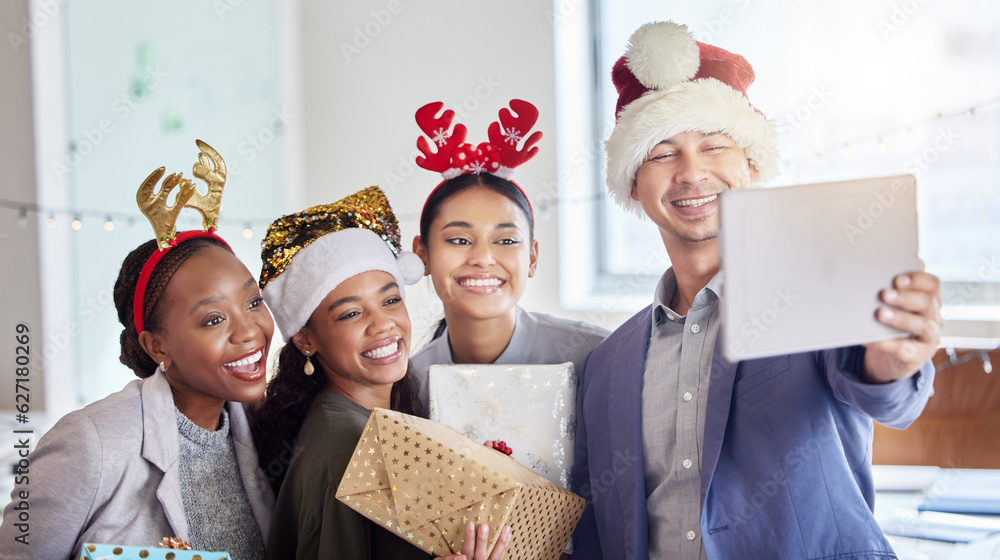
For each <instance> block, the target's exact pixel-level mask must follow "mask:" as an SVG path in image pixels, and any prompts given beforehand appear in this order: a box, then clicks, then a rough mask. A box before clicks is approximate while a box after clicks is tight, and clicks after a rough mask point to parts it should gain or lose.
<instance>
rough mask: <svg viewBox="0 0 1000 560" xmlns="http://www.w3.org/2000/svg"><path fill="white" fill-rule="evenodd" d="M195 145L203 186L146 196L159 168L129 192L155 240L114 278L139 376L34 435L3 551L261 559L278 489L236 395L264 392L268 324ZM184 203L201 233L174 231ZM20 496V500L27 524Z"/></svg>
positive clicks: (214, 158) (215, 177)
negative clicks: (88, 550) (90, 547)
mask: <svg viewBox="0 0 1000 560" xmlns="http://www.w3.org/2000/svg"><path fill="white" fill-rule="evenodd" d="M198 147H199V148H200V149H201V153H199V155H198V163H197V164H195V166H194V175H195V177H197V178H200V179H202V180H204V181H205V182H206V183H208V185H209V193H208V195H200V194H199V193H198V192H197V191H196V189H195V186H194V183H192V182H191V181H189V180H187V179H183V178H181V177H180V175H170V176H168V177H167V179H166V180H165V181H164V183H163V187H162V188H161V189H160V190H159V192H158V193H155V194H154V193H153V190H154V187H155V186H156V183H157V182H158V181H159V180H160V178H161V177H162V176H163V173H164V170H163V168H162V167H161V168H160V169H158V170H156V171H154V172H153V173H152V174H151V175H150V176H149V177H148V178H147V179H146V181H145V182H144V183H143V185H142V186H141V187H140V189H139V193H138V196H137V199H138V201H139V205H140V207H141V208H142V210H143V213H144V214H146V216H147V217H148V218H149V220H150V223H151V224H152V225H153V229H154V231H155V232H156V239H155V240H151V241H148V242H146V243H143V244H142V245H140V246H139V247H138V248H136V249H135V250H133V251H132V252H131V253H130V254H129V255H128V257H126V258H125V262H124V263H123V264H122V268H121V272H120V273H119V275H118V280H117V282H116V283H115V290H114V300H115V307H116V308H117V310H118V318H119V320H120V321H121V323H122V326H123V330H122V333H121V361H122V363H123V364H125V365H126V366H128V367H129V368H131V369H132V370H133V371H134V372H135V374H136V375H137V376H138V377H140V379H139V380H136V381H132V382H131V383H129V384H128V385H126V386H125V388H124V389H122V390H121V391H119V392H118V393H115V394H113V395H111V396H109V397H107V398H105V399H103V400H100V401H98V402H96V403H93V404H91V405H90V406H87V407H85V408H83V409H82V410H78V411H76V412H72V413H70V414H68V415H66V416H65V417H64V418H62V419H61V420H60V421H59V422H58V423H56V425H55V426H54V427H53V428H52V429H51V430H50V431H49V432H48V433H47V434H46V435H45V436H44V437H42V438H41V440H40V441H39V442H38V446H37V447H36V449H35V450H34V451H33V452H32V453H31V455H30V458H31V469H30V474H29V476H28V477H26V478H28V479H29V484H30V486H28V485H27V484H26V485H25V487H23V488H19V487H17V486H15V488H14V491H13V492H12V495H11V497H12V500H13V501H12V503H11V504H10V505H9V506H8V507H7V508H6V510H5V511H4V518H3V524H2V525H0V557H3V558H5V559H15V558H25V559H28V558H31V559H37V558H68V557H74V556H77V555H78V554H79V552H80V550H81V546H82V545H83V544H84V543H105V544H116V545H117V544H120V545H136V546H150V547H152V546H155V545H156V544H157V542H158V541H160V539H162V538H164V537H169V536H176V537H179V538H180V539H182V540H185V541H189V543H190V545H191V546H192V547H193V548H195V549H201V550H220V551H223V550H224V551H228V552H229V554H230V555H231V557H232V558H233V559H234V560H249V559H260V558H263V556H264V544H265V538H266V536H267V534H268V528H269V524H270V519H271V509H272V507H273V503H274V495H273V493H272V492H271V489H270V487H269V486H268V484H267V482H266V481H265V479H264V476H263V472H261V471H260V469H259V467H258V466H257V454H256V452H255V450H254V446H253V442H252V440H251V436H250V429H249V427H248V425H247V420H246V416H245V415H244V412H243V407H242V405H241V404H240V403H246V402H252V401H256V400H258V399H259V398H260V397H261V395H262V394H263V392H264V385H265V373H266V367H265V364H266V358H267V352H268V348H269V346H270V343H271V335H272V334H273V332H274V322H273V321H272V319H271V315H270V314H269V313H268V311H267V309H266V308H265V307H264V305H262V303H263V301H262V299H261V295H260V291H259V290H258V289H257V286H256V285H255V282H254V279H253V276H252V275H251V274H250V272H249V271H248V270H247V268H246V267H245V266H244V265H243V263H241V262H240V261H239V259H237V258H236V256H235V255H234V254H233V252H232V250H231V249H230V248H229V245H228V244H226V242H225V241H224V240H223V239H222V238H221V237H219V236H218V235H216V234H215V233H214V231H215V225H216V223H217V219H218V215H219V200H220V198H221V193H222V188H223V185H224V183H225V179H226V167H225V163H224V162H223V161H222V158H221V157H219V154H218V153H217V152H216V151H215V150H214V149H212V147H211V146H209V145H208V144H205V143H204V142H201V141H200V140H199V141H198ZM178 185H179V186H180V192H179V194H178V195H177V198H176V202H175V204H174V205H173V206H172V207H170V206H167V205H166V203H165V201H166V199H167V196H168V195H169V194H170V191H171V190H172V189H173V188H174V187H176V186H178ZM184 207H189V208H195V209H197V210H198V211H199V212H201V213H202V215H203V217H204V221H203V225H204V230H192V231H185V232H182V233H177V232H176V230H175V229H174V222H175V221H176V219H177V215H178V213H179V212H180V210H181V209H182V208H184ZM19 492H26V493H27V497H26V498H23V499H22V497H21V495H20V494H19ZM20 502H25V503H26V504H27V505H25V506H23V507H24V508H28V507H30V530H28V531H24V532H23V533H22V532H21V531H20V529H19V527H18V525H17V524H18V518H19V517H18V516H19V513H20V512H19V503H20ZM77 557H78V556H77Z"/></svg>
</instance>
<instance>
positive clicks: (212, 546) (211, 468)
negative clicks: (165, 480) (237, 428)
mask: <svg viewBox="0 0 1000 560" xmlns="http://www.w3.org/2000/svg"><path fill="white" fill-rule="evenodd" d="M176 412H177V429H178V431H179V432H180V478H181V497H182V498H183V500H184V516H185V517H186V518H187V523H188V533H189V535H190V539H189V540H188V542H189V544H190V545H191V547H192V548H194V549H196V550H209V551H226V552H228V553H229V554H230V556H232V558H233V560H262V559H263V558H264V539H263V537H262V536H261V534H260V528H259V527H258V526H257V521H256V519H255V518H254V516H253V511H252V510H251V509H250V501H249V500H248V499H247V494H246V491H245V490H244V489H243V482H242V481H241V479H240V471H239V466H238V465H237V463H236V451H235V449H234V448H233V437H232V435H231V434H230V433H229V415H228V414H227V413H226V411H225V409H223V411H222V419H221V420H220V422H219V429H218V430H216V431H214V432H212V431H209V430H206V429H204V428H202V427H200V426H198V425H196V424H195V423H194V422H192V421H191V420H189V419H188V418H187V417H186V416H184V414H182V413H181V411H179V410H177V411H176Z"/></svg>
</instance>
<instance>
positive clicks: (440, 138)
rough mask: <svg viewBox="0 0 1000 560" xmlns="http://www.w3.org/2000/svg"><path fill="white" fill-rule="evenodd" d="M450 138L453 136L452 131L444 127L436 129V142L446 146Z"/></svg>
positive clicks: (434, 138)
mask: <svg viewBox="0 0 1000 560" xmlns="http://www.w3.org/2000/svg"><path fill="white" fill-rule="evenodd" d="M448 138H451V132H448V131H447V130H445V129H444V128H439V129H437V130H435V131H434V137H433V138H431V139H432V140H434V143H435V144H437V145H438V146H444V145H445V144H446V143H447V142H448Z"/></svg>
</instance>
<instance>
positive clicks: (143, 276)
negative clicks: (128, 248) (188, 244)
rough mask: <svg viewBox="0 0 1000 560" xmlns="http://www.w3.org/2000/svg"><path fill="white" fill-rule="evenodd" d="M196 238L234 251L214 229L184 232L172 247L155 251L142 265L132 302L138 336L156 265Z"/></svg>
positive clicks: (171, 242) (177, 237) (178, 236)
mask: <svg viewBox="0 0 1000 560" xmlns="http://www.w3.org/2000/svg"><path fill="white" fill-rule="evenodd" d="M195 237H208V238H210V239H215V240H217V241H220V242H222V244H223V245H225V246H226V247H227V248H228V249H229V250H230V251H232V250H233V248H232V247H230V246H229V243H226V240H225V239H223V238H221V237H219V236H218V235H215V228H214V227H211V228H208V231H201V230H197V229H193V230H190V231H182V232H180V233H178V234H177V235H175V236H174V237H173V238H172V239H171V240H170V246H169V247H167V248H166V249H160V248H159V247H157V248H156V250H155V251H153V254H152V255H150V256H149V258H148V259H146V264H144V265H142V272H140V273H139V282H138V283H137V284H136V285H135V297H134V299H133V300H132V317H133V318H134V320H135V332H136V334H139V333H141V332H142V331H143V330H144V329H143V317H142V308H143V305H144V304H145V300H146V286H147V285H148V284H149V278H150V277H151V276H153V270H154V269H155V268H156V265H157V264H159V262H160V260H161V259H163V257H164V256H166V254H167V253H168V252H170V250H171V249H173V248H174V247H176V246H178V245H180V244H181V243H182V242H184V241H187V240H188V239H194V238H195Z"/></svg>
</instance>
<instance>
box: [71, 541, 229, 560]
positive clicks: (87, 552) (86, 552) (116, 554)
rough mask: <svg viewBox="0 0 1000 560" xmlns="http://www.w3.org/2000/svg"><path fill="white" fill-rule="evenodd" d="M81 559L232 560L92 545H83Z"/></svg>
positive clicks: (170, 550) (164, 550) (224, 555)
mask: <svg viewBox="0 0 1000 560" xmlns="http://www.w3.org/2000/svg"><path fill="white" fill-rule="evenodd" d="M80 558H81V560H231V558H230V556H229V553H228V552H205V551H204V550H175V549H173V548H159V547H156V546H118V545H116V544H90V543H87V544H84V545H83V550H82V551H80Z"/></svg>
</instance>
